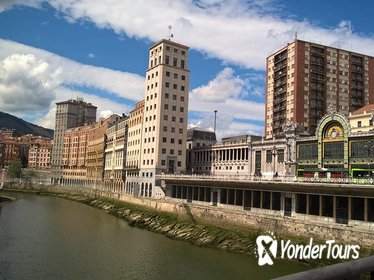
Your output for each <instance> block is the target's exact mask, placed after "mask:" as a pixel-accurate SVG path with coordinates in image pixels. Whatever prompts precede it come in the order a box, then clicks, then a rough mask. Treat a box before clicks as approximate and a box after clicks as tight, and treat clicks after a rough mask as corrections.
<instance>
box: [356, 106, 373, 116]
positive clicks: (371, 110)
mask: <svg viewBox="0 0 374 280" xmlns="http://www.w3.org/2000/svg"><path fill="white" fill-rule="evenodd" d="M365 111H366V112H367V113H370V112H374V104H368V105H365V106H364V107H361V108H360V109H358V110H356V111H354V112H353V113H352V115H359V114H363V113H364V112H365Z"/></svg>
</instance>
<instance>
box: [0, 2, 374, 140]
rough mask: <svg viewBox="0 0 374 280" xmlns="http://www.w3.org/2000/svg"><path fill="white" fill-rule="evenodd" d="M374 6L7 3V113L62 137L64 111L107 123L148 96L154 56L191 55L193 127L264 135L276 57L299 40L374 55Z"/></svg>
mask: <svg viewBox="0 0 374 280" xmlns="http://www.w3.org/2000/svg"><path fill="white" fill-rule="evenodd" d="M373 10H374V1H371V0H363V1H360V0H357V1H350V0H328V1H326V0H324V1H322V0H314V1H312V0H304V1H300V0H283V1H281V0H247V1H242V0H231V1H230V0H148V1H146V0H136V1H135V0H133V1H126V0H121V1H117V0H100V1H99V0H51V1H42V0H0V110H2V111H5V112H8V113H11V114H14V115H16V116H18V117H21V118H23V119H25V120H27V121H30V122H33V123H36V124H38V125H41V126H44V127H48V128H52V129H53V128H54V121H55V103H56V102H59V101H63V100H67V99H70V98H76V97H83V98H84V100H85V101H86V102H90V103H92V104H94V105H96V106H98V117H100V116H108V115H109V114H111V113H117V114H122V113H128V112H129V111H130V110H131V109H132V108H133V106H134V105H135V104H136V102H138V101H140V100H141V99H143V97H144V92H145V79H144V77H145V72H146V68H147V61H148V48H149V46H150V45H151V44H153V43H154V42H156V41H159V40H160V39H167V38H168V35H169V28H168V27H169V26H171V27H172V28H171V33H173V35H174V38H173V40H174V41H176V42H178V43H182V44H185V45H187V46H189V47H190V51H189V70H190V71H191V79H190V99H189V120H188V125H189V127H196V126H197V127H201V128H204V129H210V130H212V129H213V125H214V110H217V111H218V113H217V134H218V138H222V137H227V136H233V135H240V134H257V135H262V134H263V125H264V108H265V62H266V57H267V56H269V55H270V54H271V53H273V52H274V51H276V50H277V49H279V48H281V47H283V46H285V45H286V44H287V43H288V42H291V41H293V40H294V37H295V33H297V37H298V38H299V39H301V40H306V41H311V42H315V43H320V44H324V45H330V46H334V47H340V48H343V49H348V50H353V51H355V52H360V53H364V54H368V55H372V56H374V30H373V29H372V28H373V26H374V17H373V16H372V11H373Z"/></svg>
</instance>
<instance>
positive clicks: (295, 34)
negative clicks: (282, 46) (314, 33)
mask: <svg viewBox="0 0 374 280" xmlns="http://www.w3.org/2000/svg"><path fill="white" fill-rule="evenodd" d="M295 40H297V31H295Z"/></svg>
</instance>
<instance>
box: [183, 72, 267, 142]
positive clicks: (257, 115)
mask: <svg viewBox="0 0 374 280" xmlns="http://www.w3.org/2000/svg"><path fill="white" fill-rule="evenodd" d="M256 79H257V76H254V77H252V76H251V77H248V78H246V79H242V78H240V77H239V76H235V75H234V71H233V70H232V69H231V68H225V69H223V70H222V71H221V72H219V73H218V74H217V76H216V77H215V78H214V79H212V80H211V81H209V82H208V83H207V84H206V85H202V86H200V87H198V88H196V89H193V90H192V91H191V93H190V103H189V111H190V112H191V113H192V114H191V115H192V116H194V115H195V117H193V118H191V119H190V120H189V127H201V128H204V129H208V130H211V131H213V127H214V110H217V138H218V139H221V138H222V137H227V136H233V135H239V134H256V135H258V134H262V130H263V128H262V126H260V125H255V124H252V123H250V122H251V121H252V122H253V121H262V120H263V118H264V106H265V105H264V104H263V103H257V102H253V101H250V100H245V99H242V98H243V97H244V96H248V95H249V94H250V93H249V92H248V90H252V89H256V87H254V86H252V85H251V80H256ZM255 94H257V92H255ZM196 115H197V116H198V117H196ZM238 119H241V120H243V121H242V122H239V121H238Z"/></svg>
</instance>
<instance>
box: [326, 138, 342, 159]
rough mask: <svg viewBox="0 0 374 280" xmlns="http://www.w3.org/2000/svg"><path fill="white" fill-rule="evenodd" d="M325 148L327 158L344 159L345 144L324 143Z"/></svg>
mask: <svg viewBox="0 0 374 280" xmlns="http://www.w3.org/2000/svg"><path fill="white" fill-rule="evenodd" d="M323 147H324V156H325V158H343V156H344V143H343V142H330V143H324V145H323Z"/></svg>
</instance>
